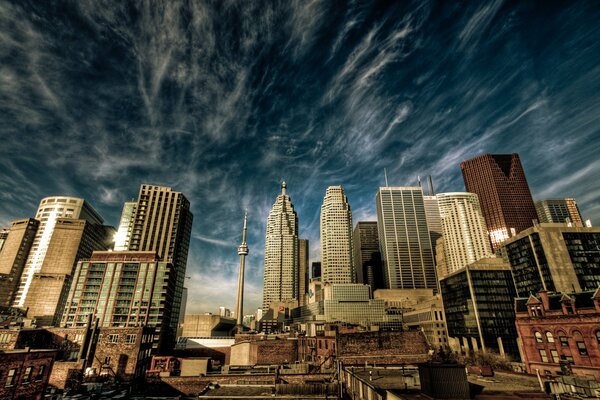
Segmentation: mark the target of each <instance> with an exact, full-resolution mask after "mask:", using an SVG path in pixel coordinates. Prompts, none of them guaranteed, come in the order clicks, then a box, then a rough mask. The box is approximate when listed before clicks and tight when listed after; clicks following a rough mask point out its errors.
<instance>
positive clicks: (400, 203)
mask: <svg viewBox="0 0 600 400" xmlns="http://www.w3.org/2000/svg"><path fill="white" fill-rule="evenodd" d="M376 201H377V226H378V230H379V246H380V248H381V257H382V259H383V267H384V279H385V284H386V287H387V288H390V289H433V290H434V291H437V284H436V276H435V267H434V263H433V252H432V246H431V238H430V236H429V229H428V227H427V219H426V216H425V205H424V202H423V192H422V190H421V188H420V187H381V188H379V191H378V192H377V195H376Z"/></svg>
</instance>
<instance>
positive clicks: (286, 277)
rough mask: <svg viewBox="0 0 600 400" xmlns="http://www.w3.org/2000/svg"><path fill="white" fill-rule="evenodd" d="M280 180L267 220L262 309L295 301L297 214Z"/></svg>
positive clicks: (283, 183)
mask: <svg viewBox="0 0 600 400" xmlns="http://www.w3.org/2000/svg"><path fill="white" fill-rule="evenodd" d="M286 188H287V186H286V184H285V182H282V183H281V194H280V195H278V196H277V198H276V199H275V203H274V204H273V207H272V208H271V212H270V213H269V218H268V220H267V232H266V237H265V268H264V289H263V312H266V310H267V309H269V307H270V305H271V303H273V302H287V301H294V300H295V301H297V300H298V280H299V278H298V270H299V257H298V216H297V215H296V211H294V205H293V204H292V201H291V199H290V197H289V196H288V195H287V192H286Z"/></svg>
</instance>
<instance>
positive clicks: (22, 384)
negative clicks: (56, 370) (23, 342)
mask: <svg viewBox="0 0 600 400" xmlns="http://www.w3.org/2000/svg"><path fill="white" fill-rule="evenodd" d="M56 353H57V352H56V350H30V349H22V350H5V351H0V365H2V368H1V369H0V383H1V384H0V398H2V399H5V400H12V399H15V400H18V399H31V400H41V399H44V398H45V394H46V393H45V392H46V387H47V386H48V381H49V380H50V372H51V371H52V366H53V365H54V359H55V358H56Z"/></svg>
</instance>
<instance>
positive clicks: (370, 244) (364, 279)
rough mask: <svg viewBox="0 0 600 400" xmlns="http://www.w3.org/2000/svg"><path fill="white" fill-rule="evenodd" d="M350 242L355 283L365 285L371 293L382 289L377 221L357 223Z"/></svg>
mask: <svg viewBox="0 0 600 400" xmlns="http://www.w3.org/2000/svg"><path fill="white" fill-rule="evenodd" d="M352 242H353V243H352V247H353V250H354V257H353V261H354V270H355V272H356V281H357V283H364V284H367V285H369V286H371V290H373V291H374V290H376V289H383V288H384V283H383V271H382V265H381V253H380V252H379V233H378V231H377V221H359V222H358V223H357V224H356V227H355V228H354V233H353V234H352Z"/></svg>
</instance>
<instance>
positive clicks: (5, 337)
mask: <svg viewBox="0 0 600 400" xmlns="http://www.w3.org/2000/svg"><path fill="white" fill-rule="evenodd" d="M11 337H12V335H11V334H10V333H2V334H0V343H8V342H10V338H11Z"/></svg>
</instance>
